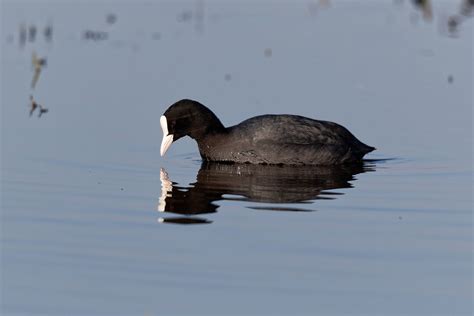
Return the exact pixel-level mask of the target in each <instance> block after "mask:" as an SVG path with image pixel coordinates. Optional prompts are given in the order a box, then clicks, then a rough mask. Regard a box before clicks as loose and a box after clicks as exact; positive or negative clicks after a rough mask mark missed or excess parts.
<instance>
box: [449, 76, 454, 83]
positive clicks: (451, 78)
mask: <svg viewBox="0 0 474 316" xmlns="http://www.w3.org/2000/svg"><path fill="white" fill-rule="evenodd" d="M453 81H454V77H453V75H449V76H448V83H453Z"/></svg>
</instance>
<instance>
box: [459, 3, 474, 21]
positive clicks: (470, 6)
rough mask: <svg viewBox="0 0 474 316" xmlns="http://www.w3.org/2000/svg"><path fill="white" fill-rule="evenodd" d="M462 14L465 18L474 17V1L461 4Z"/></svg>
mask: <svg viewBox="0 0 474 316" xmlns="http://www.w3.org/2000/svg"><path fill="white" fill-rule="evenodd" d="M461 14H462V15H464V16H467V17H469V16H473V15H474V0H464V1H463V3H462V4H461Z"/></svg>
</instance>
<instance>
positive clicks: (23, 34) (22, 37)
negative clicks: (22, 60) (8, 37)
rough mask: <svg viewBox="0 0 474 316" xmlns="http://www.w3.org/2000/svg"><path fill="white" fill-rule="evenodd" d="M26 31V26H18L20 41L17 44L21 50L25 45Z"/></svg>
mask: <svg viewBox="0 0 474 316" xmlns="http://www.w3.org/2000/svg"><path fill="white" fill-rule="evenodd" d="M27 34H28V32H27V30H26V25H25V24H24V23H22V24H20V36H19V38H20V40H19V43H20V47H21V48H23V47H24V46H25V44H26V38H27Z"/></svg>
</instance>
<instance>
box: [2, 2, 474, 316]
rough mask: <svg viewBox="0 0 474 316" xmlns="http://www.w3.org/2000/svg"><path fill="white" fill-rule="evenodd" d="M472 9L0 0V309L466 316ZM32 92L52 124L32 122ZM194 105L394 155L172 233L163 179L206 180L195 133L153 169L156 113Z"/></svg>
mask: <svg viewBox="0 0 474 316" xmlns="http://www.w3.org/2000/svg"><path fill="white" fill-rule="evenodd" d="M460 2H461V1H455V0H453V1H446V2H443V1H434V2H432V3H431V8H428V9H430V10H431V11H429V12H425V13H423V12H422V11H421V10H419V9H417V8H415V7H414V6H413V4H412V2H409V1H380V2H379V1H335V0H334V1H300V2H292V1H285V2H283V1H282V2H273V1H272V2H270V1H249V2H238V1H225V2H217V1H197V2H185V1H182V2H157V1H147V2H141V3H136V2H134V1H124V2H112V1H74V2H73V1H65V2H59V1H41V2H39V1H38V2H33V1H31V2H26V1H2V5H1V11H2V12H1V24H2V33H1V34H2V35H1V47H2V49H1V54H2V57H1V58H2V62H1V75H2V76H1V80H2V81H1V106H2V112H1V113H2V128H1V133H2V137H1V138H2V147H1V160H2V169H1V171H2V187H1V193H2V197H1V198H2V202H1V203H2V204H1V205H2V213H1V255H2V256H1V301H2V302H1V309H0V310H1V314H2V315H14V314H21V315H23V314H25V315H27V314H44V315H122V314H124V315H171V314H189V315H192V314H202V315H211V314H216V315H226V314H242V315H243V314H260V315H261V314H271V315H275V314H287V315H293V314H308V315H333V314H335V315H338V314H360V315H401V314H403V315H435V314H439V315H462V314H463V315H470V314H471V313H472V311H473V307H472V301H471V300H472V294H473V292H472V291H473V290H472V281H473V279H472V273H473V270H472V269H473V268H472V263H473V262H472V251H473V248H472V247H473V244H472V223H473V222H472V192H473V185H472V175H473V168H472V141H473V140H472V138H473V136H472V107H473V97H472V87H473V79H472V73H473V68H472V67H473V55H472V53H473V48H472V45H473V26H472V25H473V24H472V23H473V22H472V18H468V17H462V19H460V20H455V21H457V22H460V21H461V20H462V23H459V25H453V23H454V22H453V23H451V24H450V22H449V21H451V20H450V17H451V16H452V15H457V16H460V15H459V10H460ZM430 12H431V18H430ZM22 23H24V26H22ZM31 25H34V26H36V27H37V32H36V34H30V32H31V31H32V30H31V29H30V26H31ZM48 25H51V26H52V28H51V30H52V33H51V34H50V35H49V37H48V35H47V36H45V34H44V29H45V27H47V26H48ZM454 26H458V29H455V30H454V29H453V27H454ZM23 27H26V30H27V33H24V35H26V38H25V43H21V41H20V37H19V34H20V33H21V32H20V30H21V29H22V28H23ZM100 32H103V33H100ZM33 51H36V53H37V55H38V56H39V57H47V65H46V67H43V69H42V71H41V74H40V77H39V80H38V82H37V84H36V87H35V89H31V80H32V76H33V72H34V71H33V68H32V65H31V59H32V53H33ZM30 94H32V95H33V97H34V99H35V100H36V101H37V102H38V103H39V104H41V105H43V106H44V107H46V108H48V109H49V112H48V113H45V114H43V115H42V116H41V117H40V118H38V117H37V115H38V110H36V112H35V113H34V114H33V115H32V117H29V113H28V112H29V107H28V106H29V102H30V101H29V95H30ZM185 97H187V98H193V99H196V100H199V101H200V102H202V103H204V104H206V105H208V106H209V107H210V108H212V109H213V110H214V111H215V113H216V114H217V115H218V116H219V117H220V118H221V120H222V121H223V123H224V124H225V125H232V124H235V123H238V122H240V121H242V120H243V119H245V118H248V117H251V116H254V115H258V114H264V113H294V114H300V115H305V116H309V117H314V118H319V119H325V120H331V121H335V122H338V123H341V124H343V125H345V126H346V127H347V128H349V129H350V130H351V131H352V132H354V134H355V135H357V136H358V137H359V138H360V139H361V140H363V141H364V142H366V143H367V144H370V145H373V146H375V147H377V149H378V150H377V151H376V152H374V153H372V154H370V155H369V156H368V157H367V158H371V159H381V158H395V159H393V160H389V161H385V162H376V163H375V167H374V169H375V171H372V172H366V173H361V174H358V175H355V176H354V178H355V179H354V180H352V181H350V183H351V184H352V188H341V189H336V190H332V191H330V192H329V193H333V195H332V196H333V197H334V199H317V200H311V201H310V202H312V203H310V204H308V203H305V204H283V206H287V207H304V208H307V209H310V210H313V212H283V211H282V212H272V211H264V210H258V209H252V208H251V207H255V206H257V207H261V206H262V205H263V206H269V205H267V204H265V203H256V202H248V201H238V196H237V197H235V198H236V199H237V200H236V201H235V200H233V199H226V200H221V201H216V202H214V203H215V204H216V205H217V206H218V209H217V212H216V213H212V214H206V215H205V216H204V218H205V219H206V220H207V221H208V222H212V223H210V224H207V225H176V224H168V223H166V222H164V223H160V220H159V218H168V217H169V216H173V215H172V214H167V213H159V212H157V205H158V203H159V199H160V196H161V186H162V183H161V181H160V169H161V168H164V169H165V170H166V172H167V173H168V175H169V178H170V180H171V181H173V182H175V185H179V186H182V187H188V188H189V187H192V186H193V185H192V184H191V185H190V183H193V182H195V181H196V174H197V173H198V170H199V168H200V161H199V154H198V151H197V147H196V145H195V144H194V142H193V141H191V140H189V139H187V140H185V139H183V140H181V141H179V142H178V143H176V144H174V145H173V146H172V148H171V149H170V151H169V152H168V153H167V156H166V157H165V158H161V157H160V156H159V145H160V142H161V130H160V127H159V117H160V115H161V114H162V113H163V112H164V110H165V109H166V108H167V107H168V106H169V105H170V104H171V103H173V102H175V101H177V100H178V99H181V98H185ZM334 193H340V194H338V195H334ZM279 206H282V205H280V204H279ZM269 207H272V205H270V206H269ZM161 221H163V219H162V220H161Z"/></svg>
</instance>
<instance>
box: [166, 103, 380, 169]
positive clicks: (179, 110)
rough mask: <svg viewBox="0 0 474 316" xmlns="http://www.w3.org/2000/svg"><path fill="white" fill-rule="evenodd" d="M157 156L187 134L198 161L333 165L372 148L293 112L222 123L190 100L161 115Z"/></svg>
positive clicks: (332, 126)
mask: <svg viewBox="0 0 474 316" xmlns="http://www.w3.org/2000/svg"><path fill="white" fill-rule="evenodd" d="M160 124H161V128H162V130H163V140H162V143H161V149H160V153H161V156H163V155H164V154H165V152H166V151H167V150H168V148H169V147H170V146H171V144H172V143H173V141H176V140H178V139H180V138H181V137H183V136H190V137H191V138H193V139H195V140H196V141H197V144H198V147H199V152H200V154H201V157H202V159H203V160H206V161H220V162H238V163H253V164H285V165H337V164H345V163H354V162H358V161H361V160H362V157H364V155H365V154H367V153H369V152H371V151H373V150H374V149H375V148H374V147H371V146H368V145H365V144H364V143H362V142H361V141H359V140H358V139H357V138H356V137H355V136H354V135H352V133H351V132H349V131H348V130H347V129H346V128H345V127H343V126H341V125H339V124H336V123H333V122H328V121H318V120H314V119H310V118H307V117H303V116H297V115H261V116H256V117H253V118H250V119H247V120H245V121H243V122H241V123H240V124H237V125H235V126H231V127H227V128H226V127H224V125H222V123H221V122H220V120H219V119H218V118H217V116H216V115H215V114H214V113H213V112H212V111H211V110H209V109H208V108H207V107H205V106H204V105H202V104H200V103H199V102H196V101H193V100H187V99H184V100H181V101H178V102H176V103H174V104H173V105H171V106H170V107H169V108H168V109H167V110H166V112H165V113H164V114H163V115H162V116H161V118H160Z"/></svg>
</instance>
